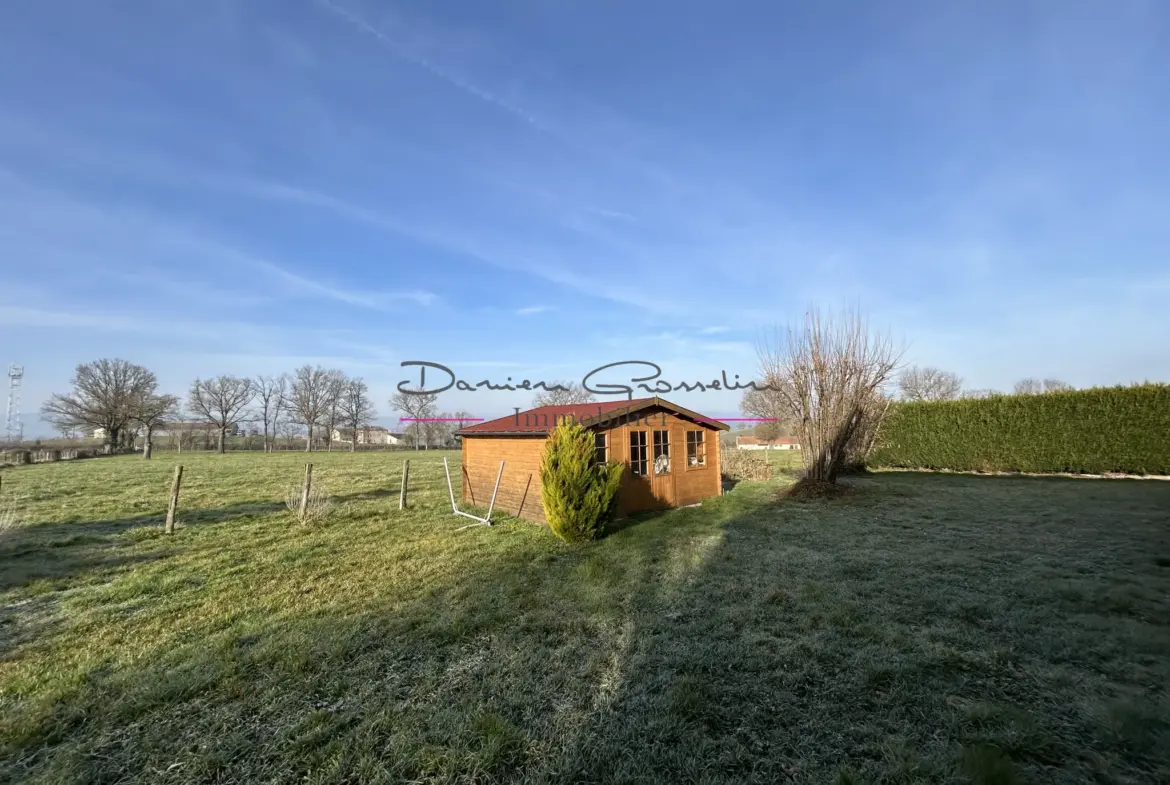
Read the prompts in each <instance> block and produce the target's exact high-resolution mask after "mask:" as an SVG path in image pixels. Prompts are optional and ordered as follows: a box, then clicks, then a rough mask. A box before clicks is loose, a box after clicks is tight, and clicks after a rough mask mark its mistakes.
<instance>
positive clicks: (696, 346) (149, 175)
mask: <svg viewBox="0 0 1170 785" xmlns="http://www.w3.org/2000/svg"><path fill="white" fill-rule="evenodd" d="M1168 73H1170V7H1167V6H1166V5H1165V4H1164V3H1159V2H1157V1H1156V0H1153V1H1151V2H1123V3H1112V4H1109V3H1104V2H1100V3H1090V2H1073V3H1069V2H1060V3H1058V2H1031V3H1027V2H1025V3H1020V2H1011V3H1006V2H1005V3H993V2H972V3H935V2H925V1H924V2H892V1H891V2H881V3H868V4H859V3H854V2H848V3H846V2H824V3H776V2H714V0H711V1H710V2H707V1H706V0H704V1H703V2H680V1H679V0H674V1H673V2H669V3H667V2H659V1H658V0H653V1H650V2H638V3H630V2H616V1H614V2H611V1H610V0H588V1H586V0H581V1H580V2H578V1H577V0H557V1H556V2H549V1H548V0H511V1H508V2H503V1H501V2H493V3H454V2H448V3H439V2H421V1H420V0H413V1H411V2H397V1H395V2H374V0H255V1H254V2H253V1H250V0H199V1H198V2H194V1H192V2H182V1H181V0H167V1H166V2H162V1H161V0H159V1H157V2H150V1H148V0H139V1H138V2H131V1H130V0H111V1H110V2H104V3H84V2H79V1H75V2H57V1H56V0H42V2H37V3H9V4H6V5H5V7H4V10H3V11H0V249H2V253H0V265H2V266H3V279H2V280H3V287H2V288H0V333H2V335H3V337H4V340H3V346H4V356H3V357H0V360H3V361H4V362H12V361H16V362H22V363H23V364H24V365H25V369H26V378H25V392H24V405H23V409H24V411H25V420H26V422H27V423H28V427H27V430H30V431H35V430H37V427H38V426H37V425H36V423H35V420H36V415H35V414H32V413H33V412H35V411H36V409H37V408H38V407H39V404H40V402H41V400H42V399H43V398H44V397H45V396H46V395H47V394H48V393H49V392H51V391H54V390H62V389H64V388H65V387H67V382H68V379H69V376H70V374H71V370H72V368H73V366H74V365H75V364H76V363H78V362H80V361H85V360H90V359H95V358H97V357H102V356H120V357H125V358H127V359H130V360H133V361H136V362H139V363H142V364H144V365H147V366H148V367H150V368H152V369H154V370H155V371H156V372H157V373H158V375H159V377H160V380H161V381H162V384H163V387H164V388H166V389H168V390H172V391H175V392H183V391H184V390H185V389H186V387H187V385H188V384H189V382H190V380H191V379H192V378H193V377H195V376H197V375H202V376H206V375H212V374H217V373H239V374H250V373H260V372H263V373H271V372H278V371H281V370H286V369H291V368H293V367H294V366H296V365H298V364H301V363H304V362H310V363H318V362H319V363H322V364H326V365H330V366H336V367H340V368H342V369H344V370H346V371H348V372H350V373H353V374H356V375H361V376H364V377H365V378H366V379H367V380H368V381H369V382H370V383H371V386H372V387H373V388H374V390H375V393H376V394H377V396H378V398H379V401H380V402H382V406H381V408H382V411H383V414H385V415H389V414H391V412H390V411H389V410H388V407H387V406H386V405H385V403H384V401H385V398H386V397H388V395H389V393H390V392H391V389H392V387H393V385H394V384H395V383H397V382H398V381H399V380H400V379H403V378H405V376H404V373H403V371H402V369H400V368H399V365H398V364H399V363H400V362H401V361H403V360H411V359H423V360H433V361H436V362H441V363H443V364H445V365H448V366H451V367H453V368H455V370H456V371H457V372H458V373H459V375H460V377H461V378H466V379H468V380H471V381H478V380H479V379H481V378H489V379H492V380H501V379H503V378H505V377H507V376H513V377H515V378H525V377H527V378H534V379H535V378H543V379H557V378H580V377H581V376H582V375H583V374H584V373H585V372H586V371H588V370H589V369H590V368H593V367H595V366H597V365H601V364H603V363H607V362H615V361H619V360H628V359H647V360H652V361H654V362H656V363H658V364H659V365H661V366H662V367H663V369H664V376H666V377H668V378H670V379H678V380H689V379H694V378H705V377H710V376H711V375H713V374H716V373H718V371H719V370H720V369H727V370H728V372H729V373H741V374H744V375H745V376H749V375H750V374H751V373H752V371H753V369H754V367H755V354H754V348H753V346H754V342H755V341H756V339H757V338H758V337H759V336H760V334H761V331H762V330H765V329H767V328H768V327H770V326H772V325H775V324H782V323H785V322H787V321H789V320H791V319H793V318H797V317H799V316H800V314H801V313H802V309H803V307H804V306H805V305H806V304H807V303H810V302H813V303H818V304H820V305H821V306H823V307H834V306H838V305H841V304H845V303H851V304H856V305H860V306H861V307H862V308H863V309H864V310H865V311H867V312H868V313H869V315H870V317H871V318H872V319H873V320H874V322H875V323H877V324H879V325H883V326H886V327H888V328H889V329H890V330H891V331H892V332H893V334H894V335H895V336H896V337H898V338H900V339H902V340H904V341H905V342H906V343H907V344H908V352H907V355H906V356H907V360H909V361H911V362H915V363H919V364H932V365H938V366H941V367H943V368H947V369H951V370H954V371H956V372H958V373H960V374H961V375H962V376H964V377H965V379H966V384H967V386H969V387H979V388H986V387H993V388H1000V389H1007V388H1010V386H1011V384H1012V383H1013V381H1015V380H1016V379H1018V378H1020V377H1023V376H1056V377H1060V378H1063V379H1065V380H1067V381H1069V382H1072V383H1074V384H1076V385H1078V386H1081V385H1092V384H1112V383H1118V382H1128V381H1131V380H1141V379H1146V378H1149V379H1161V380H1165V379H1166V378H1167V376H1168V375H1170V374H1168V371H1170V345H1168V342H1167V341H1166V337H1167V336H1168V335H1170V317H1168V316H1167V311H1168V309H1167V307H1166V303H1167V302H1170V264H1168V262H1170V259H1168V256H1170V177H1168V176H1167V175H1168V174H1170V143H1168V142H1167V140H1170V79H1167V78H1166V75H1167V74H1168ZM674 397H675V398H676V399H677V400H678V402H679V403H682V404H684V405H689V406H693V407H695V408H699V409H700V410H703V411H704V412H708V413H711V414H715V415H731V414H734V413H735V411H736V404H737V399H736V396H734V395H730V394H725V395H719V394H710V393H708V394H705V395H700V394H698V393H695V394H691V395H686V394H681V395H678V396H674ZM525 402H526V397H523V396H518V395H517V396H510V395H508V394H506V393H485V392H481V393H474V394H471V393H464V394H462V395H456V394H448V395H445V396H444V398H443V399H442V405H443V407H444V408H447V409H451V410H454V409H457V408H462V409H467V410H469V411H471V412H473V413H475V414H482V415H483V416H492V415H498V414H501V413H504V412H506V411H508V410H510V407H512V406H513V405H521V404H523V403H525Z"/></svg>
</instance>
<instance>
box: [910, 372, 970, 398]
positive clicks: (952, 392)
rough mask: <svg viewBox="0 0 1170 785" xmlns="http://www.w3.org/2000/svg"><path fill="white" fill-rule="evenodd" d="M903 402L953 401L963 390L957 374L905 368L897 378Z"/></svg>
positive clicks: (961, 381)
mask: <svg viewBox="0 0 1170 785" xmlns="http://www.w3.org/2000/svg"><path fill="white" fill-rule="evenodd" d="M898 388H899V389H900V390H901V391H902V400H904V401H953V400H956V399H957V398H958V397H959V393H960V391H961V390H962V389H963V380H962V379H961V378H960V377H959V376H958V374H955V373H951V372H950V371H942V370H939V369H938V368H919V367H917V366H915V367H913V368H907V369H906V370H905V371H903V372H902V375H901V376H899V377H898Z"/></svg>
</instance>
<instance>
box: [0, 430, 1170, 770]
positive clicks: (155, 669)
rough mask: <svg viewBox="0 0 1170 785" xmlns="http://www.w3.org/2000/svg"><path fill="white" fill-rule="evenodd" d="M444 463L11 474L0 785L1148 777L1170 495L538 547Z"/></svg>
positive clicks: (917, 497) (254, 460)
mask: <svg viewBox="0 0 1170 785" xmlns="http://www.w3.org/2000/svg"><path fill="white" fill-rule="evenodd" d="M440 455H441V454H440V453H431V454H430V455H425V454H416V455H412V456H411V459H412V465H411V468H412V478H413V490H412V495H411V498H412V504H413V507H412V509H411V510H409V511H407V512H405V513H402V512H399V511H398V510H397V480H398V476H399V472H400V467H401V460H402V457H403V456H402V455H400V454H398V455H395V454H389V455H388V454H376V453H375V454H358V455H348V454H337V453H334V454H331V455H324V454H315V455H314V457H313V461H314V464H315V476H316V477H317V478H318V480H319V481H320V482H322V483H325V484H326V485H327V486H328V488H329V491H330V492H331V494H332V495H333V496H334V497H335V498H336V500H337V509H336V514H335V516H334V517H333V518H332V519H331V520H329V521H328V522H327V523H325V524H323V525H320V526H318V527H315V528H303V527H299V526H297V525H295V524H293V523H292V522H291V521H290V518H289V516H288V514H287V513H286V512H285V511H284V510H283V501H282V500H283V498H284V496H285V491H286V488H287V486H288V485H290V484H292V483H295V482H297V480H298V479H299V474H300V469H301V466H302V464H303V461H304V456H303V455H292V454H289V455H284V454H282V455H274V456H264V455H247V454H244V455H227V456H216V455H207V454H199V455H183V456H182V459H183V463H184V465H185V466H186V474H185V478H184V488H183V496H182V504H181V513H180V524H181V525H180V527H179V530H178V532H177V533H176V534H175V535H174V536H173V537H167V536H165V535H163V534H162V533H161V532H160V528H159V524H160V521H161V515H160V514H161V512H162V511H163V510H164V508H165V497H166V492H167V488H168V485H169V477H170V473H171V470H172V468H173V465H174V462H175V461H176V460H177V459H178V457H179V456H175V455H173V454H169V453H168V454H165V455H163V456H161V457H159V458H156V460H154V461H151V462H144V461H141V460H140V459H136V458H129V457H127V458H110V459H97V460H89V461H78V462H75V463H60V464H52V465H38V466H27V467H17V468H14V469H11V470H6V471H5V472H4V473H3V490H2V496H3V498H5V499H12V500H14V502H15V505H16V509H17V511H18V516H19V524H18V525H17V526H16V527H15V528H11V529H9V530H7V531H3V532H0V781H6V782H27V783H46V782H53V783H57V782H76V783H81V782H85V783H114V782H142V783H194V782H217V781H218V782H250V783H251V782H257V783H260V782H264V783H273V782H308V783H339V782H354V783H356V782H362V783H376V782H401V781H435V782H493V781H527V782H565V781H573V782H672V783H683V782H694V783H700V782H728V783H731V782H736V783H740V782H759V783H765V782H778V781H798V782H841V783H845V782H850V783H870V782H872V783H878V782H881V783H893V782H939V783H952V782H953V783H959V782H976V783H1010V782H1041V781H1042V782H1054V783H1073V782H1102V783H1139V782H1143V783H1151V782H1167V781H1170V698H1168V693H1167V688H1168V680H1170V600H1168V597H1170V483H1159V482H1152V481H1150V482H1141V481H1125V480H1121V481H1095V480H1074V479H1040V478H1004V477H996V478H987V477H975V476H956V475H950V476H948V475H915V474H902V473H881V474H878V475H873V476H869V477H864V478H858V479H855V480H853V481H852V483H853V485H854V486H855V492H854V493H852V494H850V495H849V496H847V497H845V498H841V499H834V500H831V501H819V502H812V503H795V502H777V501H776V497H777V490H778V488H779V487H780V484H779V483H781V482H783V480H781V481H778V482H773V483H741V484H740V485H738V486H737V487H736V488H735V489H734V490H733V491H732V492H731V493H729V494H728V495H726V496H724V497H721V498H718V499H713V500H710V501H708V502H707V503H705V504H704V505H703V506H702V507H699V508H690V509H684V510H676V511H672V512H668V513H664V514H655V515H648V516H644V517H642V518H639V519H637V520H633V521H626V522H621V524H620V525H619V526H617V527H615V528H616V531H614V532H613V533H611V534H610V535H609V536H607V537H606V538H605V539H603V540H601V541H599V542H596V543H592V544H590V545H587V546H583V547H579V548H568V547H565V546H562V545H560V544H559V543H558V542H557V541H556V540H555V539H554V538H553V536H552V535H551V534H550V533H549V532H548V531H547V530H546V529H544V528H538V527H535V526H532V525H530V524H527V523H521V522H515V521H508V522H505V523H503V524H501V525H498V526H495V527H492V528H484V527H480V528H473V529H468V530H466V531H462V532H456V531H455V529H456V528H457V527H459V526H461V525H462V524H464V523H466V522H467V521H466V519H457V518H455V517H453V516H451V515H449V510H448V507H447V501H446V487H445V485H444V484H443V480H442V468H441V464H440V463H438V458H439V456H440Z"/></svg>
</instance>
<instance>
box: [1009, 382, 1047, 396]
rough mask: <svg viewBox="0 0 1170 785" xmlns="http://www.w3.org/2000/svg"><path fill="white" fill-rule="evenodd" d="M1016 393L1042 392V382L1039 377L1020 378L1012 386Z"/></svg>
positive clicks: (1034, 393)
mask: <svg viewBox="0 0 1170 785" xmlns="http://www.w3.org/2000/svg"><path fill="white" fill-rule="evenodd" d="M1012 392H1013V393H1015V394H1016V395H1039V394H1040V393H1042V392H1044V382H1042V381H1040V380H1039V379H1020V380H1019V381H1018V382H1016V384H1015V386H1014V387H1012Z"/></svg>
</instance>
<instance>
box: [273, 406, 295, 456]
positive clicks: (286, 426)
mask: <svg viewBox="0 0 1170 785" xmlns="http://www.w3.org/2000/svg"><path fill="white" fill-rule="evenodd" d="M284 414H285V416H286V417H288V419H285V420H281V421H280V435H281V436H283V437H284V440H285V442H286V444H288V446H289V447H291V446H292V443H293V442H294V441H296V439H297V438H298V437H299V436H300V435H301V426H300V425H298V424H297V422H296V421H295V420H294V419H292V417H291V413H290V412H289V410H288V409H285V411H284ZM272 442H273V444H272V446H273V447H275V446H276V438H275V436H274V437H273V439H272Z"/></svg>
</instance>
